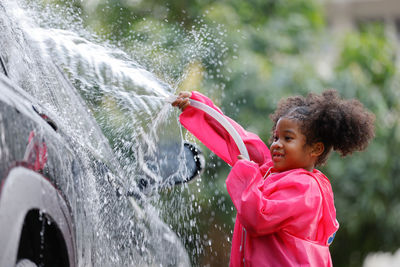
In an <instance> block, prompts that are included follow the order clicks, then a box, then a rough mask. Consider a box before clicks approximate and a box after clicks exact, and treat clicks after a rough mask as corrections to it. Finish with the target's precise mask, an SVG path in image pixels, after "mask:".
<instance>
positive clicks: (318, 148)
mask: <svg viewBox="0 0 400 267" xmlns="http://www.w3.org/2000/svg"><path fill="white" fill-rule="evenodd" d="M324 150H325V146H324V143H322V142H316V143H314V144H313V145H312V146H311V156H314V157H319V156H321V154H322V153H324Z"/></svg>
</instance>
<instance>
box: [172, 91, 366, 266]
mask: <svg viewBox="0 0 400 267" xmlns="http://www.w3.org/2000/svg"><path fill="white" fill-rule="evenodd" d="M190 98H191V99H194V100H197V101H201V102H203V103H205V104H207V105H209V106H210V107H212V108H214V109H215V110H217V111H218V112H220V113H221V114H222V112H221V111H220V109H218V107H216V106H215V105H214V104H213V103H212V101H211V100H210V99H208V98H207V97H205V96H204V95H202V94H200V93H198V92H192V93H189V92H182V93H180V94H179V96H178V97H177V99H176V100H175V101H174V102H173V103H172V105H173V106H177V107H179V108H181V109H182V110H183V112H182V114H181V115H180V122H181V123H182V125H183V126H184V127H185V128H186V129H188V130H189V131H190V132H192V133H193V134H194V135H195V136H196V137H197V138H198V139H199V140H200V141H201V142H202V143H204V145H206V146H207V147H208V148H209V149H211V150H212V151H213V152H214V153H215V154H217V155H218V156H219V157H221V158H222V159H223V160H224V161H225V162H227V163H228V164H229V165H231V166H233V168H232V170H231V172H230V174H229V176H228V178H227V180H226V186H227V189H228V193H229V195H230V197H231V199H232V202H233V204H234V205H235V207H236V210H237V217H236V223H235V229H234V233H233V239H232V249H231V257H230V266H255V267H259V266H277V267H278V266H279V267H282V266H318V267H320V266H332V261H331V256H330V253H329V245H330V244H331V243H332V241H333V238H334V236H335V233H336V231H337V230H338V228H339V223H338V222H337V220H336V210H335V207H334V203H333V192H332V188H331V185H330V182H329V180H328V178H326V177H325V175H324V174H322V173H321V172H320V171H318V170H317V169H315V167H316V166H319V165H321V164H323V163H325V162H326V160H327V158H328V155H329V153H330V152H331V151H332V150H335V151H338V152H339V153H340V154H341V155H342V156H346V155H348V154H351V153H352V152H353V151H357V150H359V151H360V150H363V149H365V148H366V146H367V145H368V142H369V141H370V140H371V138H372V137H373V136H374V126H373V125H374V116H373V114H371V113H369V112H368V111H367V110H365V109H364V107H363V106H362V104H361V103H360V102H359V101H357V100H343V99H341V98H340V97H339V96H338V94H337V93H336V91H333V90H328V91H325V92H324V93H323V94H322V95H316V94H309V95H308V96H307V97H306V98H304V97H290V98H287V99H284V100H281V102H279V104H278V108H277V110H276V111H275V113H274V114H272V115H271V116H270V118H271V119H272V121H273V127H272V140H271V141H272V144H271V146H270V150H269V149H268V148H267V146H266V145H265V144H264V143H263V142H262V141H261V139H260V138H259V137H258V136H256V135H255V134H252V133H249V132H247V131H245V130H244V129H243V128H242V127H240V126H239V125H238V124H237V123H236V122H234V121H233V120H231V119H229V118H228V117H226V118H227V119H228V120H229V121H230V122H231V123H232V125H233V126H234V127H235V128H236V130H237V131H238V133H239V135H240V136H241V137H242V139H243V141H244V143H245V145H246V148H247V150H248V152H249V155H250V160H246V159H244V158H243V157H242V156H241V155H239V150H238V148H237V146H236V144H235V143H234V141H233V139H232V137H231V136H230V135H229V134H228V133H227V131H226V130H225V129H224V128H223V127H222V126H221V125H220V124H219V123H218V122H217V121H216V120H214V119H213V118H212V117H210V116H209V115H207V114H206V113H204V112H203V111H201V110H198V109H196V108H194V107H191V106H190V105H189V99H190Z"/></svg>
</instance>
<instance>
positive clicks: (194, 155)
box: [139, 142, 205, 191]
mask: <svg viewBox="0 0 400 267" xmlns="http://www.w3.org/2000/svg"><path fill="white" fill-rule="evenodd" d="M144 164H145V166H144V167H145V168H146V169H147V175H145V176H144V177H145V178H140V180H139V188H140V189H141V190H142V191H147V190H149V189H150V188H153V187H156V188H165V187H171V186H173V185H178V184H183V183H187V182H189V181H191V180H193V179H195V178H196V177H198V176H199V175H200V174H201V173H202V171H203V170H204V166H205V159H204V155H203V153H202V152H201V150H200V149H199V148H198V146H196V145H195V144H192V143H189V142H184V143H183V145H182V143H180V144H179V143H175V142H172V143H168V144H163V145H160V146H159V150H158V151H157V153H156V154H155V155H153V156H146V157H145V158H144ZM154 177H157V178H154Z"/></svg>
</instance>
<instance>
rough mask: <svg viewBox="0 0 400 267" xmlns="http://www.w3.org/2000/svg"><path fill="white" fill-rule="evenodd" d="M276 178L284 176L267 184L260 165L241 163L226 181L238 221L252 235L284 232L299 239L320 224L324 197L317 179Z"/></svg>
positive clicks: (298, 174)
mask: <svg viewBox="0 0 400 267" xmlns="http://www.w3.org/2000/svg"><path fill="white" fill-rule="evenodd" d="M304 172H305V171H304ZM277 175H283V176H282V177H281V178H279V179H277V180H274V181H273V180H269V181H268V182H264V178H263V177H262V175H261V173H260V170H259V167H258V166H257V164H254V163H252V162H250V161H247V160H240V161H238V162H237V163H236V164H235V166H234V167H233V168H232V171H231V172H230V174H229V176H228V178H227V180H226V186H227V190H228V193H229V195H230V197H231V199H232V201H233V204H234V205H235V207H236V210H237V215H238V219H239V221H240V223H241V224H242V225H243V226H244V227H245V228H246V229H247V230H248V231H249V232H250V233H251V234H252V235H266V234H270V233H273V232H276V231H279V230H282V229H284V230H286V231H287V232H289V233H292V234H295V235H297V234H300V232H302V231H306V230H305V229H310V226H312V225H314V226H315V225H316V224H318V219H319V218H317V216H316V214H319V209H320V208H321V203H322V196H321V193H320V190H319V186H318V184H317V182H316V181H315V180H314V178H312V177H311V176H310V175H308V174H304V173H302V171H301V170H299V171H296V172H294V173H293V174H286V175H285V174H283V173H280V174H277ZM291 175H292V177H290V176H291ZM268 179H269V178H268ZM310 238H313V237H310ZM314 238H315V237H314Z"/></svg>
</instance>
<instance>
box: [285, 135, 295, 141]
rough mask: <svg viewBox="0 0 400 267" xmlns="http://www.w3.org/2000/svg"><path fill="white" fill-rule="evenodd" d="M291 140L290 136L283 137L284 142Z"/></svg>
mask: <svg viewBox="0 0 400 267" xmlns="http://www.w3.org/2000/svg"><path fill="white" fill-rule="evenodd" d="M292 139H293V138H292V137H291V136H285V140H286V141H290V140H292Z"/></svg>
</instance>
